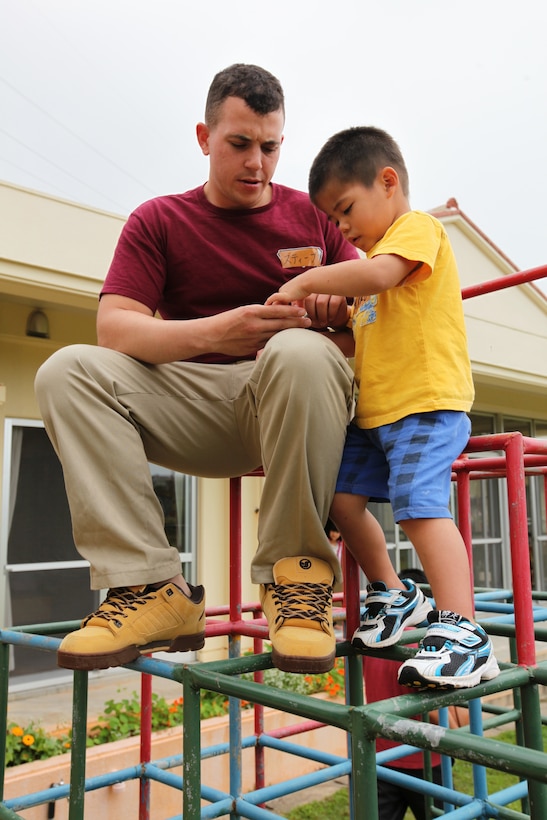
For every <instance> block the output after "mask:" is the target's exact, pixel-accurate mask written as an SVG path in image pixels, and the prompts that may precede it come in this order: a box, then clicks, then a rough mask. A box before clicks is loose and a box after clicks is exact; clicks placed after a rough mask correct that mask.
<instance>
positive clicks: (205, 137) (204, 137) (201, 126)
mask: <svg viewBox="0 0 547 820" xmlns="http://www.w3.org/2000/svg"><path fill="white" fill-rule="evenodd" d="M209 133H210V131H209V126H208V125H205V123H204V122H198V124H197V125H196V137H197V138H198V144H199V147H200V148H201V150H202V153H203V154H204V155H205V156H206V157H207V156H209Z"/></svg>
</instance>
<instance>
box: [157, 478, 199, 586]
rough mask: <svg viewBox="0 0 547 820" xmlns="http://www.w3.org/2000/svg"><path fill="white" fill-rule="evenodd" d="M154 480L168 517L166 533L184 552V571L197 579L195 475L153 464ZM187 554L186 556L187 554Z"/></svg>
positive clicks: (189, 579) (172, 543)
mask: <svg viewBox="0 0 547 820" xmlns="http://www.w3.org/2000/svg"><path fill="white" fill-rule="evenodd" d="M149 466H150V472H151V474H152V483H153V485H154V491H155V493H156V495H157V497H158V500H159V502H160V504H161V508H162V510H163V515H164V518H165V534H166V535H167V539H168V541H169V543H170V544H171V546H173V547H176V548H177V549H178V550H179V552H180V553H182V556H183V557H182V559H181V561H182V574H183V575H184V577H185V578H186V580H187V581H189V582H190V583H191V584H193V583H195V578H196V566H195V561H194V560H193V556H194V553H195V521H194V504H193V498H194V495H193V488H194V486H195V479H194V478H193V477H192V476H187V475H183V474H182V473H176V472H174V471H173V470H169V469H167V468H165V467H160V466H158V465H157V464H150V465H149ZM185 554H186V557H184V556H185Z"/></svg>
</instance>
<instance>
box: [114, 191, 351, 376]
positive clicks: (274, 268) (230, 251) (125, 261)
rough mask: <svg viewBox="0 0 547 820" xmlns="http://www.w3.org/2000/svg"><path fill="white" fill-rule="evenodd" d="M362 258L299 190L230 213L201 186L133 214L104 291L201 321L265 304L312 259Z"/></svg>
mask: <svg viewBox="0 0 547 820" xmlns="http://www.w3.org/2000/svg"><path fill="white" fill-rule="evenodd" d="M283 251H286V253H283ZM356 256H357V252H356V250H355V249H354V248H353V246H352V245H350V244H349V242H347V241H346V240H345V239H344V238H343V236H342V234H341V233H340V232H339V231H338V229H337V228H335V227H334V226H333V225H332V224H331V223H330V222H329V221H328V220H327V218H326V216H325V215H324V214H323V213H322V212H321V211H319V210H318V209H317V208H315V207H314V206H313V205H312V204H311V202H310V200H309V197H308V196H307V194H304V193H302V192H301V191H295V190H294V189H292V188H287V187H285V186H283V185H272V199H271V201H270V202H269V203H268V204H267V205H264V206H263V207H261V208H252V209H244V210H243V209H242V210H239V209H237V210H231V209H226V208H217V207H216V206H215V205H211V203H210V202H208V200H207V199H206V197H205V194H204V193H203V187H199V188H195V189H193V190H192V191H187V192H186V193H184V194H173V195H171V196H161V197H157V198H155V199H151V200H149V201H148V202H145V203H144V204H143V205H141V206H140V207H138V208H137V209H136V210H135V211H134V212H133V213H132V214H131V215H130V217H129V219H128V220H127V223H126V224H125V226H124V228H123V230H122V233H121V236H120V238H119V241H118V245H117V247H116V250H115V253H114V258H113V260H112V264H111V266H110V270H109V271H108V274H107V277H106V280H105V282H104V285H103V289H102V292H101V295H102V294H104V293H115V294H117V295H119V296H127V297H129V298H130V299H135V300H136V301H138V302H141V303H142V304H144V305H146V306H147V307H148V308H149V309H150V310H151V311H153V312H156V311H158V313H159V314H160V316H162V317H163V318H164V319H197V318H201V317H204V316H212V315H214V314H217V313H221V312H223V311H226V310H230V309H232V308H235V307H240V306H241V305H248V304H262V303H263V302H264V301H265V300H266V298H267V297H268V296H270V294H272V293H275V291H277V290H278V289H279V287H280V286H281V285H282V284H283V283H284V282H287V281H288V280H289V279H292V277H293V276H296V274H298V273H301V272H302V271H303V270H306V264H302V263H308V266H309V264H310V262H309V260H311V258H312V257H315V260H316V262H317V261H318V260H320V264H323V265H324V264H329V263H333V262H340V261H343V260H345V259H354V258H356ZM299 263H300V264H299ZM287 265H288V266H287ZM293 265H298V266H296V267H293ZM248 358H253V357H252V356H249V357H248ZM199 361H208V362H229V361H233V359H232V358H230V357H228V356H224V355H222V354H210V355H207V356H201V357H199Z"/></svg>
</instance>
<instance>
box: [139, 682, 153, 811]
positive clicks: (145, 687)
mask: <svg viewBox="0 0 547 820" xmlns="http://www.w3.org/2000/svg"><path fill="white" fill-rule="evenodd" d="M151 756H152V675H149V674H147V673H145V672H143V673H141V744H140V762H141V764H143V763H149V762H150V760H151ZM150 787H151V782H150V779H149V778H148V777H141V779H140V784H139V820H149V818H150Z"/></svg>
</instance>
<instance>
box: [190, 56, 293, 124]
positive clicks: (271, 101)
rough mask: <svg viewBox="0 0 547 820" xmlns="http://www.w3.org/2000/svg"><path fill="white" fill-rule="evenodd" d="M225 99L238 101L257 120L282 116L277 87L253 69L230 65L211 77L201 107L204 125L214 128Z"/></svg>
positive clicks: (262, 72) (280, 91)
mask: <svg viewBox="0 0 547 820" xmlns="http://www.w3.org/2000/svg"><path fill="white" fill-rule="evenodd" d="M228 97H239V98H240V99H242V100H244V101H245V102H246V103H247V105H248V106H249V108H251V109H252V110H253V111H254V112H255V113H256V114H260V115H261V116H265V115H266V114H271V113H272V112H274V111H279V110H281V111H282V112H283V114H285V98H284V95H283V88H282V87H281V83H280V82H279V80H278V79H277V77H274V75H273V74H270V72H269V71H266V69H265V68H261V67H260V66H257V65H249V64H246V63H234V65H231V66H228V68H225V69H223V70H222V71H219V72H218V74H215V76H214V78H213V82H212V83H211V86H210V88H209V93H208V94H207V101H206V103H205V123H206V124H207V125H208V126H209V127H211V126H213V125H216V123H217V121H218V114H219V110H220V107H221V105H222V103H223V102H224V100H226V99H227V98H228Z"/></svg>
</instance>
